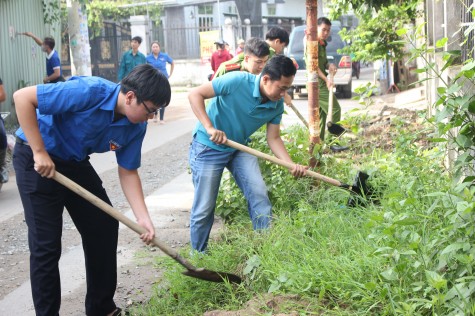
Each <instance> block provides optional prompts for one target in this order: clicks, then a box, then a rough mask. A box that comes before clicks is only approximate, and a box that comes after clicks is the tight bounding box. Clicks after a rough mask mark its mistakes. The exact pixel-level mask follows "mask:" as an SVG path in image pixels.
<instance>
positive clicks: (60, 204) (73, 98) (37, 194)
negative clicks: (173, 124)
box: [13, 64, 171, 315]
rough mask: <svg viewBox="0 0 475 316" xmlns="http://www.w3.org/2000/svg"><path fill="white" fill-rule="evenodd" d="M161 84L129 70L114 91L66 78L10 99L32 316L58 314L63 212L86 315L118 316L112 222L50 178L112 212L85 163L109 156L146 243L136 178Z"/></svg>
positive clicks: (161, 99) (96, 81)
mask: <svg viewBox="0 0 475 316" xmlns="http://www.w3.org/2000/svg"><path fill="white" fill-rule="evenodd" d="M170 97H171V90H170V85H169V83H168V79H167V78H166V77H165V76H164V75H163V74H161V73H160V72H159V71H158V70H156V69H155V68H153V67H152V66H151V65H146V64H144V65H140V66H137V67H135V68H134V69H133V70H132V71H131V72H130V73H129V75H127V76H126V77H125V78H123V79H122V81H121V83H120V84H116V83H112V82H110V81H107V80H105V79H102V78H98V77H73V78H71V79H70V80H68V81H66V82H60V83H57V84H55V85H37V86H32V87H27V88H24V89H21V90H19V91H17V92H15V94H14V96H13V98H14V101H15V107H16V111H17V115H18V121H19V123H20V128H19V129H18V131H17V132H16V137H17V144H16V146H15V151H14V158H13V165H14V168H15V172H16V177H17V185H18V189H19V191H20V196H21V200H22V203H23V208H24V212H25V219H26V223H27V225H28V243H29V247H30V275H31V288H32V295H33V302H34V305H35V310H36V315H58V312H59V309H60V302H61V290H60V277H59V270H58V261H59V259H60V256H61V233H62V213H63V208H64V207H65V208H66V209H67V210H68V212H69V214H70V216H71V218H72V220H73V222H74V224H75V225H76V227H77V229H78V232H79V233H80V234H81V238H82V243H83V249H84V256H85V259H86V260H85V262H86V281H87V294H86V301H85V305H86V314H87V315H119V313H120V309H119V308H117V307H116V305H115V303H114V300H113V297H114V293H115V290H116V284H117V259H116V253H117V239H118V227H119V224H118V222H117V220H115V219H114V218H112V217H110V216H109V215H107V214H106V213H105V212H103V211H102V210H100V209H98V208H97V207H95V206H93V205H92V204H90V203H89V202H88V201H86V200H84V199H83V198H81V197H80V196H78V195H76V194H75V193H74V192H72V191H69V190H68V189H67V188H65V187H63V186H62V185H60V184H59V183H57V182H56V181H54V180H52V179H50V178H51V177H52V176H53V175H54V173H55V170H58V171H59V172H61V173H62V174H64V175H65V176H66V177H68V178H70V179H72V180H73V181H74V182H76V183H78V184H79V185H81V186H83V187H84V188H85V189H86V190H88V191H90V192H92V193H93V194H94V195H96V196H98V197H99V198H100V199H102V200H103V201H105V202H107V203H109V204H111V202H110V200H109V198H108V196H107V193H106V192H105V190H104V188H103V186H102V181H101V179H100V178H99V176H98V175H97V173H96V171H95V170H94V168H93V167H92V165H91V163H90V162H89V155H90V154H92V153H102V152H106V151H115V153H116V157H117V163H118V171H119V179H120V183H121V186H122V190H123V191H124V194H125V196H126V197H127V200H128V201H129V203H130V205H131V207H132V210H133V212H134V214H135V217H136V220H137V222H138V224H140V225H141V226H142V227H144V228H145V229H146V230H147V233H145V234H142V235H141V236H140V238H141V239H142V240H143V241H144V242H145V243H149V242H150V241H151V240H152V239H153V238H154V236H155V230H154V226H153V223H152V221H151V219H150V216H149V213H148V210H147V207H146V205H145V201H144V195H143V190H142V185H141V182H140V178H139V175H138V172H137V169H138V168H139V167H140V160H141V146H142V142H143V139H144V136H145V132H146V129H147V120H148V119H150V118H152V117H153V115H154V114H155V112H156V111H157V110H159V109H160V108H161V107H166V106H167V105H168V104H169V103H170Z"/></svg>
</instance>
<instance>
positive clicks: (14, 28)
mask: <svg viewBox="0 0 475 316" xmlns="http://www.w3.org/2000/svg"><path fill="white" fill-rule="evenodd" d="M57 1H58V3H59V0H57ZM21 32H32V33H33V34H35V35H36V36H38V37H40V38H43V37H45V36H52V37H53V38H54V39H55V41H56V47H55V49H56V50H57V51H61V37H60V34H61V27H60V25H59V24H58V25H56V26H55V28H54V29H53V27H52V26H51V25H45V24H44V21H43V6H42V2H41V1H38V0H36V1H31V0H3V1H0V78H2V80H3V86H4V88H5V92H6V93H7V99H6V100H5V102H3V103H1V104H0V111H1V112H14V109H13V106H12V100H13V99H12V95H13V92H14V91H16V90H17V89H18V85H19V83H20V82H21V81H23V82H26V83H28V85H35V84H38V83H43V77H44V76H45V75H46V65H45V58H46V56H45V53H43V52H42V51H41V47H40V46H38V45H37V44H36V43H35V41H34V40H33V39H32V38H30V37H27V36H24V35H18V34H17V33H21ZM11 118H12V119H14V120H16V115H15V114H14V113H12V116H11Z"/></svg>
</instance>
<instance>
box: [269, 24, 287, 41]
mask: <svg viewBox="0 0 475 316" xmlns="http://www.w3.org/2000/svg"><path fill="white" fill-rule="evenodd" d="M275 39H278V40H280V41H281V42H282V43H285V44H287V45H288V44H289V33H288V32H287V31H286V30H284V29H283V28H281V27H277V26H274V27H272V28H271V29H270V30H269V31H268V32H267V33H266V40H271V41H273V40H275Z"/></svg>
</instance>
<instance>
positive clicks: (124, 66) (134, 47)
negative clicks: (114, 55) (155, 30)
mask: <svg viewBox="0 0 475 316" xmlns="http://www.w3.org/2000/svg"><path fill="white" fill-rule="evenodd" d="M140 44H142V38H141V37H140V36H135V37H132V39H131V40H130V46H131V49H130V50H128V51H126V52H125V53H124V54H123V55H122V59H121V60H120V66H119V81H121V80H122V79H123V78H124V77H125V76H127V75H128V74H129V73H130V72H131V71H132V69H134V68H135V66H138V65H142V64H145V63H147V60H146V59H145V55H144V54H142V53H141V52H139V47H140Z"/></svg>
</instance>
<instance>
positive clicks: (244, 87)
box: [193, 71, 284, 152]
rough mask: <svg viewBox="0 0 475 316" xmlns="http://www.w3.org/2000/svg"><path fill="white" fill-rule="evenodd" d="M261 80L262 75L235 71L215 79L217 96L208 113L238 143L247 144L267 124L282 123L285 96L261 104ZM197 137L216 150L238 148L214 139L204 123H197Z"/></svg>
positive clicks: (218, 127)
mask: <svg viewBox="0 0 475 316" xmlns="http://www.w3.org/2000/svg"><path fill="white" fill-rule="evenodd" d="M260 79H261V76H255V75H253V74H250V73H247V72H242V71H235V72H230V73H228V74H226V76H222V77H219V78H216V79H214V80H213V81H211V83H212V85H213V89H214V93H215V94H216V96H215V97H214V98H212V99H211V101H210V103H209V104H208V106H207V107H206V113H207V114H208V116H209V118H210V120H211V122H212V123H213V126H214V127H215V128H216V129H219V130H221V131H224V132H225V133H226V136H227V137H228V138H229V139H231V140H233V141H235V142H238V143H241V144H246V143H247V141H248V139H249V137H250V136H251V135H252V134H253V133H254V132H255V131H257V130H258V129H259V128H260V127H261V126H263V125H264V124H267V123H271V124H280V121H281V119H282V113H284V101H283V99H280V100H279V101H276V102H274V101H267V102H265V103H261V102H262V96H261V93H260V90H259V83H260ZM193 136H194V137H195V139H196V141H198V142H199V143H201V144H203V145H206V146H208V147H211V148H213V149H215V150H219V151H229V152H232V151H234V150H235V149H233V148H230V147H228V146H224V145H217V144H215V143H214V142H212V141H210V140H209V135H208V133H206V129H205V128H204V127H203V125H202V124H201V122H198V124H197V125H196V128H195V130H194V131H193Z"/></svg>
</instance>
